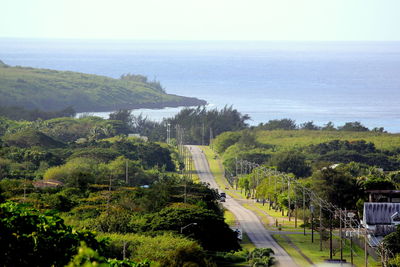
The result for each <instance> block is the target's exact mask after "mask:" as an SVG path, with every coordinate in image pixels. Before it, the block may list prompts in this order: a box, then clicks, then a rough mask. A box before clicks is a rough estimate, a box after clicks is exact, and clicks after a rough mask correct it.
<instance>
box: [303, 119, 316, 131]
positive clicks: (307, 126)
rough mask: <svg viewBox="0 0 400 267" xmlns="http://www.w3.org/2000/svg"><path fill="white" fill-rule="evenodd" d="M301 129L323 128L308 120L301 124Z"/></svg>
mask: <svg viewBox="0 0 400 267" xmlns="http://www.w3.org/2000/svg"><path fill="white" fill-rule="evenodd" d="M300 129H302V130H314V131H316V130H321V127H319V126H317V125H315V124H314V122H313V121H307V122H304V123H302V124H300Z"/></svg>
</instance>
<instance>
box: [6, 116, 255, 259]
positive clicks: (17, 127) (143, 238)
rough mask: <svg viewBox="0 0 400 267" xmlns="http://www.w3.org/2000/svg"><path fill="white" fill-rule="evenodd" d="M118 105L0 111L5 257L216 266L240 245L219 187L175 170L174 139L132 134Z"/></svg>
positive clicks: (177, 162)
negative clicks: (97, 111)
mask: <svg viewBox="0 0 400 267" xmlns="http://www.w3.org/2000/svg"><path fill="white" fill-rule="evenodd" d="M119 115H120V113H118V112H117V113H115V114H112V115H111V117H112V119H110V120H104V119H101V118H96V117H84V118H80V119H73V118H56V119H51V120H46V121H42V120H38V121H33V122H28V121H12V120H8V119H4V118H2V119H0V129H1V131H0V136H1V139H0V140H1V141H0V202H5V201H6V202H5V203H4V204H1V206H0V208H1V210H0V231H1V232H2V235H1V236H0V246H1V253H2V254H1V256H2V258H3V260H2V262H6V263H7V264H8V265H13V264H16V265H18V266H53V265H54V266H64V265H66V264H69V265H68V266H81V265H82V264H89V265H88V266H92V265H90V264H93V263H95V262H97V263H102V264H104V265H103V266H149V264H148V263H146V262H151V263H152V264H153V265H154V266H186V265H187V266H215V263H214V260H216V257H214V258H213V257H212V255H216V253H218V255H221V253H227V252H231V251H236V250H239V249H240V246H239V243H238V240H237V236H236V233H235V232H233V231H232V230H231V229H230V228H229V226H228V225H227V224H226V223H225V222H224V216H223V214H224V211H223V209H222V208H221V207H220V205H219V202H218V194H217V193H216V192H215V191H214V190H211V189H209V188H208V187H207V186H206V185H203V184H196V183H193V182H192V181H189V180H187V177H184V176H182V175H181V174H179V173H180V172H179V170H180V169H181V168H182V167H183V166H184V164H183V161H182V158H181V157H180V156H179V154H178V151H177V150H176V149H175V148H174V147H172V146H170V145H167V144H165V143H154V142H148V141H145V140H144V139H142V138H140V137H139V138H134V137H127V136H126V135H125V133H129V132H130V131H131V128H129V127H130V126H131V125H130V124H125V122H124V121H121V120H119V119H120V116H119ZM11 201H12V202H11ZM17 203H20V204H17ZM193 223H196V224H195V225H192V224H193ZM187 225H190V227H187V228H183V227H185V226H187ZM210 225H212V227H210ZM94 232H96V233H97V234H96V235H95V234H94ZM16 253H18V261H17V259H16V257H17V255H16ZM241 253H242V254H240V255H243V256H240V257H239V258H240V259H241V260H246V257H247V252H241ZM48 254H51V256H48ZM223 255H224V254H223ZM230 255H233V254H232V253H230ZM44 258H45V260H44ZM218 260H221V259H218Z"/></svg>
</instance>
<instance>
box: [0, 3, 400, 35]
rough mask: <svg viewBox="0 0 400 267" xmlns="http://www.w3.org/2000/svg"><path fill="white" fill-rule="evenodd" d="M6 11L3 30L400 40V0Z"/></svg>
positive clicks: (48, 6)
mask: <svg viewBox="0 0 400 267" xmlns="http://www.w3.org/2000/svg"><path fill="white" fill-rule="evenodd" d="M0 10H1V15H0V37H22V38H72V39H128V40H297V41H314V40H315V41H399V40H400V15H399V12H400V0H196V1H194V0H0Z"/></svg>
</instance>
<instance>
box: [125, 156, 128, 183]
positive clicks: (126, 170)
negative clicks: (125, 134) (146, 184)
mask: <svg viewBox="0 0 400 267" xmlns="http://www.w3.org/2000/svg"><path fill="white" fill-rule="evenodd" d="M125 182H126V185H127V186H128V185H129V176H128V159H126V161H125Z"/></svg>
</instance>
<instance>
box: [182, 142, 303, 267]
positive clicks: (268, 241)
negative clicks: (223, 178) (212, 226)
mask: <svg viewBox="0 0 400 267" xmlns="http://www.w3.org/2000/svg"><path fill="white" fill-rule="evenodd" d="M187 147H189V149H190V152H191V153H192V157H193V161H194V165H195V167H196V170H197V173H198V175H199V177H200V180H201V181H202V182H205V183H209V184H210V187H211V188H216V189H219V188H218V185H217V183H216V182H215V179H214V176H213V175H212V173H211V170H210V168H209V165H208V161H207V159H206V157H205V155H204V154H203V152H202V151H201V149H200V148H199V147H198V146H187ZM224 207H225V208H227V209H228V210H230V211H231V212H232V213H233V214H234V215H235V217H236V219H237V221H238V222H239V224H240V227H241V228H242V230H243V231H244V232H245V233H246V234H247V235H248V237H249V238H250V240H251V241H252V242H253V243H254V245H255V246H256V247H263V248H272V249H273V250H274V252H275V258H276V259H277V260H278V266H282V267H298V265H297V264H296V263H295V262H294V261H293V259H292V258H291V257H290V256H289V255H288V254H287V253H286V251H285V250H284V249H283V248H282V247H281V246H279V244H278V243H276V241H275V240H274V239H273V238H272V236H271V234H270V233H269V232H268V230H267V229H265V227H264V225H263V224H262V223H261V221H260V220H259V218H258V217H257V215H256V214H254V213H253V212H252V211H250V210H248V209H246V208H244V207H243V206H242V205H240V204H239V203H238V202H237V201H236V200H234V199H233V198H232V197H231V196H229V195H228V194H227V198H226V202H225V203H224Z"/></svg>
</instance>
